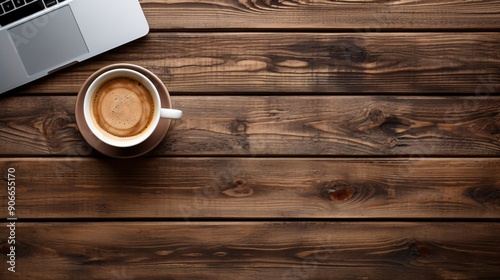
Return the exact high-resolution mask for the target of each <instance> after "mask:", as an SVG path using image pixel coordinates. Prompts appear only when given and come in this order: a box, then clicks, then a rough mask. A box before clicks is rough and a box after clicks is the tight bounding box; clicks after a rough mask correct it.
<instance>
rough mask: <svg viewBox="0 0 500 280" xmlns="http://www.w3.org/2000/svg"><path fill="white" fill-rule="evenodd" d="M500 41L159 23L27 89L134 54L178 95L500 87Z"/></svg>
mask: <svg viewBox="0 0 500 280" xmlns="http://www.w3.org/2000/svg"><path fill="white" fill-rule="evenodd" d="M498 49H500V34H498V33H496V32H479V33H472V32H460V33H456V32H453V33H443V32H436V33H420V32H416V33H399V32H397V33H392V32H391V33H384V32H372V33H363V32H349V33H318V32H308V33H293V32H292V33H289V32H286V33H277V32H269V33H261V32H229V33H227V32H224V33H217V32H215V33H213V32H208V33H198V32H195V33H176V32H158V33H152V34H150V35H148V36H147V37H146V38H143V39H140V40H139V41H137V42H133V43H131V44H129V45H127V46H124V47H121V48H119V49H117V50H115V51H113V52H108V53H107V54H104V55H101V56H99V57H97V58H95V59H92V60H91V61H90V62H86V63H82V64H81V65H78V66H76V67H74V68H73V71H66V72H63V73H60V74H56V75H53V76H51V77H50V78H47V79H44V80H43V81H41V82H39V83H34V84H33V85H31V86H28V87H26V88H23V89H21V90H20V91H22V92H27V93H36V94H39V93H56V92H57V93H66V94H67V93H76V92H78V89H79V88H80V86H81V85H82V83H83V82H84V81H85V79H86V78H88V76H90V75H91V74H92V73H93V72H94V71H96V70H98V69H99V68H101V67H104V66H106V65H109V64H112V63H119V62H130V63H135V64H139V65H142V66H145V67H147V68H149V69H151V70H153V71H154V72H155V73H156V74H157V75H158V76H159V77H161V78H162V80H163V81H164V82H165V83H166V84H167V85H168V88H169V90H170V91H171V92H172V93H174V94H176V93H183V94H192V93H195V94H210V93H211V94H213V93H224V94H228V95H233V94H241V93H245V94H248V93H259V94H262V93H264V94H265V93H269V92H273V93H304V95H310V94H318V93H321V94H324V93H350V94H352V93H356V94H358V93H374V94H381V93H402V94H408V93H419V94H433V93H439V94H444V93H452V94H453V93H455V94H465V93H467V94H471V93H472V94H474V93H478V94H483V95H484V94H491V93H493V92H498V88H497V85H498V84H499V83H500V76H499V75H500V70H499V67H500V54H499V53H498V52H497V51H492V50H498ZM145 50H147V51H145ZM124 58H125V59H124Z"/></svg>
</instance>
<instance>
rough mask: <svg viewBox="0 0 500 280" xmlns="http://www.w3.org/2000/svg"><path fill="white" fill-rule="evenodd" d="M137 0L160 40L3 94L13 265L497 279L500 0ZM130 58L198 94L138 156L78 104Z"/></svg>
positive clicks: (173, 273)
mask: <svg viewBox="0 0 500 280" xmlns="http://www.w3.org/2000/svg"><path fill="white" fill-rule="evenodd" d="M140 2H141V5H142V6H143V8H144V11H145V14H146V16H147V18H148V21H149V23H150V26H151V32H150V34H148V35H147V36H146V37H145V38H142V39H139V40H137V41H135V42H132V43H130V44H127V45H125V46H122V47H119V48H117V49H115V50H111V51H109V52H107V53H105V54H103V55H100V56H97V57H95V58H92V59H90V60H88V61H86V62H83V63H80V64H78V65H75V66H73V67H70V68H68V69H65V70H63V71H60V72H58V73H55V74H54V75H51V76H49V77H47V78H43V79H41V80H39V81H36V82H34V83H32V84H30V85H27V86H24V87H21V88H18V89H16V90H14V91H12V92H10V93H8V94H4V95H1V96H0V218H2V220H1V221H0V246H1V251H0V263H1V265H0V279H1V280H4V279H6V280H10V279H23V280H24V279H37V280H38V279H50V280H57V279H111V280H137V279H276V280H281V279H294V280H297V279H497V278H498V275H500V261H499V260H500V246H499V244H500V243H499V242H498V236H499V234H500V224H499V222H500V96H499V93H500V16H499V15H500V1H498V0H456V1H455V0H443V1H438V0H414V1H385V0H373V1H329V0H317V1H316V0H315V1H302V0H300V1H295V0H283V1H281V0H280V1H267V0H251V1H250V0H200V1H185V0H141V1H140ZM122 62H125V63H134V64H138V65H141V66H144V67H146V68H147V69H149V70H151V71H152V72H153V73H155V74H157V75H158V76H159V77H160V78H161V79H162V81H163V82H164V83H165V84H166V85H167V87H168V89H169V91H170V93H171V94H172V101H173V105H174V107H176V108H179V109H182V110H183V111H184V118H183V119H182V120H179V121H175V122H173V126H172V127H171V129H170V131H169V133H168V135H167V136H166V137H165V139H163V141H162V142H161V143H160V144H159V145H158V147H156V148H155V149H154V150H153V151H151V152H150V153H148V154H146V155H144V156H141V157H139V158H135V159H128V160H119V159H111V158H108V157H106V156H103V155H101V154H100V153H98V152H97V151H95V150H94V149H93V148H92V147H90V146H89V145H88V144H87V143H86V142H85V141H84V139H83V138H82V136H81V135H80V132H79V130H78V127H77V125H76V122H75V115H74V114H75V111H74V105H75V100H76V95H77V93H78V90H79V88H80V87H81V85H82V83H83V82H84V81H85V79H86V78H87V77H88V76H89V75H90V74H91V73H93V72H94V71H96V70H98V69H99V68H101V67H104V66H107V65H109V64H112V63H122ZM0 67H3V66H1V65H0ZM9 168H11V171H12V168H14V169H15V176H16V177H15V182H16V195H15V199H16V200H15V201H16V205H15V215H14V216H9V212H8V208H7V206H8V203H9V195H8V193H7V187H8V183H9V180H8V179H9V175H8V173H9ZM12 217H15V218H18V220H16V221H15V222H16V228H15V230H14V231H13V230H12V229H11V228H9V225H10V223H11V222H13V221H11V220H9V221H7V218H12ZM12 234H14V237H15V241H16V243H15V244H14V245H15V254H16V255H15V256H16V257H15V258H16V272H15V273H12V272H9V271H8V267H9V264H8V263H7V261H8V260H9V258H10V257H9V256H8V254H9V253H10V252H11V248H10V246H11V245H10V244H8V242H9V240H12V238H11V239H9V237H11V236H13V235H12Z"/></svg>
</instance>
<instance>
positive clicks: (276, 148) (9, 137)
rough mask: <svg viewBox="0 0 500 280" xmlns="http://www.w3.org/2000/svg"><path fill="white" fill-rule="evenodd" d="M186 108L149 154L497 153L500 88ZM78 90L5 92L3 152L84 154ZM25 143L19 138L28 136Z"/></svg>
mask: <svg viewBox="0 0 500 280" xmlns="http://www.w3.org/2000/svg"><path fill="white" fill-rule="evenodd" d="M172 100H173V103H174V107H177V108H179V109H181V110H183V111H184V113H185V116H186V117H185V118H184V119H183V120H180V121H176V122H175V123H174V124H173V128H172V129H171V133H170V134H169V135H168V136H167V137H166V138H165V139H164V140H163V141H162V143H161V144H160V145H159V146H158V147H157V148H156V149H155V150H153V151H152V152H151V153H150V155H157V156H171V155H176V156H190V155H191V156H200V155H204V156H235V155H238V156H264V155H266V156H267V155H279V156H338V155H341V156H351V155H363V156H370V155H393V156H409V157H415V156H419V157H428V156H436V155H448V156H474V155H476V156H477V155H484V156H498V155H500V141H499V140H500V97H498V96H473V97H470V96H466V97H462V96H460V97H458V96H452V97H424V96H409V97H407V96H405V97H400V96H378V95H377V96H309V95H308V96H269V95H267V96H205V95H203V96H173V98H172ZM74 104H75V97H72V96H50V97H47V96H20V97H18V98H12V99H3V100H2V99H0V107H2V108H5V109H4V110H3V111H1V112H0V118H1V119H2V120H3V122H2V123H0V137H1V138H2V143H3V145H2V146H0V152H1V153H3V154H6V155H20V156H23V155H24V156H28V155H29V156H87V155H97V154H96V153H93V152H92V149H91V147H89V146H88V145H87V144H86V143H85V141H84V140H83V138H82V137H81V135H80V133H79V131H78V128H77V125H76V123H75V119H74ZM21 144H22V145H21Z"/></svg>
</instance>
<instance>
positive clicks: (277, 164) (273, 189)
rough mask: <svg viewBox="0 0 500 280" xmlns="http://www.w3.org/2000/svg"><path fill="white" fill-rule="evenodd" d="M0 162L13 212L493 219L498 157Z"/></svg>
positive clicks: (3, 196) (497, 206) (3, 200)
mask: <svg viewBox="0 0 500 280" xmlns="http://www.w3.org/2000/svg"><path fill="white" fill-rule="evenodd" d="M8 168H15V169H16V175H17V181H16V182H17V189H16V192H17V193H16V204H17V205H18V207H17V211H16V217H19V218H51V219H52V218H66V219H71V218H175V219H186V220H189V219H192V218H215V219H217V218H231V219H249V218H250V219H253V218H259V219H260V218H438V219H444V218H497V219H498V218H500V173H499V172H498V170H500V159H497V158H495V159H481V158H478V159H469V158H462V159H460V158H444V159H409V158H399V159H398V158H395V159H376V158H363V159H300V158H264V159H259V158H139V159H134V160H133V161H128V160H125V161H123V160H112V159H73V158H60V159H56V158H52V159H46V158H33V159H21V158H15V159H10V158H7V159H0V170H2V172H3V171H4V170H7V169H8ZM2 177H4V178H3V179H2V181H0V182H2V184H4V185H7V183H6V175H4V176H2ZM0 205H7V190H6V188H3V189H1V191H0ZM6 215H7V212H6V211H5V213H2V214H1V216H4V217H5V216H6Z"/></svg>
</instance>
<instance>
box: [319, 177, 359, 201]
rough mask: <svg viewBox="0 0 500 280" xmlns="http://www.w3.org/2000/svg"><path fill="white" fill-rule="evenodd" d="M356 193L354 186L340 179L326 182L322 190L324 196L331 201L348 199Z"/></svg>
mask: <svg viewBox="0 0 500 280" xmlns="http://www.w3.org/2000/svg"><path fill="white" fill-rule="evenodd" d="M355 193H356V189H355V188H354V186H352V185H351V184H349V183H347V182H345V181H340V180H339V181H331V182H328V183H326V185H325V186H324V188H323V190H322V194H323V196H324V197H325V198H327V199H329V200H331V201H346V200H349V199H351V198H352V197H353V196H354V194H355Z"/></svg>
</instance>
